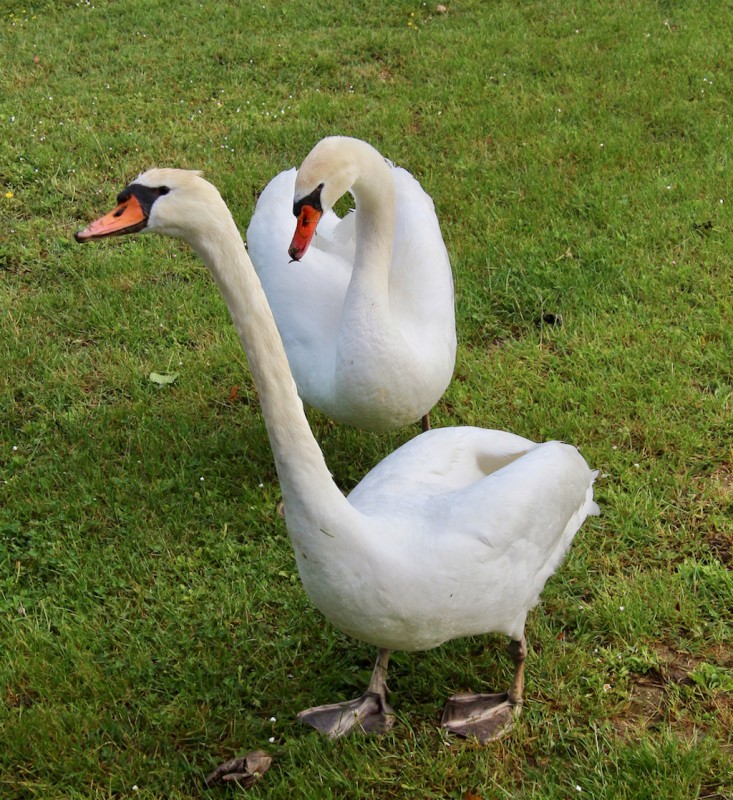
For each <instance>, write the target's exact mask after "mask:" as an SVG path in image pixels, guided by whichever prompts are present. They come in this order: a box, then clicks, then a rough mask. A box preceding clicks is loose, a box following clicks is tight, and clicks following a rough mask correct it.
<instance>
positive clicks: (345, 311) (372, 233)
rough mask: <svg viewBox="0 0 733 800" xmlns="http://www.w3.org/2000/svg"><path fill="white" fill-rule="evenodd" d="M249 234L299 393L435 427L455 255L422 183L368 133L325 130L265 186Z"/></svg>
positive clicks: (339, 415)
mask: <svg viewBox="0 0 733 800" xmlns="http://www.w3.org/2000/svg"><path fill="white" fill-rule="evenodd" d="M347 192H350V193H351V194H352V195H353V198H354V201H355V205H356V208H355V211H354V212H353V213H351V214H348V215H347V216H346V217H344V219H342V220H339V219H338V218H337V217H336V215H335V214H334V213H333V211H332V210H331V209H332V208H333V206H334V205H335V203H336V202H337V201H338V200H339V198H340V197H341V196H342V195H344V194H346V193H347ZM292 214H295V216H296V218H297V223H296V230H295V234H293V217H292ZM316 234H317V235H316ZM288 243H290V244H289V247H288ZM247 244H248V249H249V254H250V256H251V258H252V261H253V263H254V266H255V269H256V271H257V273H258V275H259V277H260V280H261V281H262V284H263V287H264V290H265V294H266V295H267V298H268V300H269V303H270V306H271V308H272V311H273V314H274V316H275V321H276V322H277V326H278V329H279V330H280V334H281V335H282V338H283V342H284V344H285V350H286V352H287V354H288V359H289V361H290V366H291V369H292V371H293V376H294V377H295V382H296V384H297V385H298V390H299V392H300V396H301V397H302V398H303V400H304V402H306V403H307V404H308V405H311V406H313V407H314V408H317V409H319V410H320V411H322V412H323V413H325V414H326V415H327V416H330V417H331V418H333V419H335V420H337V421H339V422H344V423H347V424H349V425H354V426H356V427H358V428H364V429H366V430H370V431H375V432H382V431H386V430H390V429H391V428H396V427H399V426H401V425H405V424H408V423H410V422H414V421H416V420H418V419H421V418H422V419H423V429H426V428H427V427H429V423H428V412H429V411H430V409H431V408H432V407H433V406H434V405H435V403H436V402H437V401H438V400H439V399H440V397H441V396H442V394H443V392H444V391H445V389H446V387H447V386H448V384H449V382H450V379H451V376H452V374H453V367H454V364H455V356H456V329H455V315H454V298H453V277H452V273H451V268H450V262H449V259H448V253H447V251H446V248H445V245H444V244H443V238H442V235H441V232H440V225H439V224H438V220H437V217H436V216H435V210H434V208H433V202H432V200H431V199H430V197H429V196H428V195H427V194H426V193H425V192H424V191H423V189H422V188H421V186H420V184H419V183H418V182H417V181H416V180H415V179H414V178H413V177H412V176H411V175H410V174H409V173H408V172H406V171H405V170H404V169H400V168H398V167H394V166H392V165H391V164H389V163H388V162H387V161H385V159H384V158H383V157H382V156H381V155H380V154H379V153H378V152H377V151H376V150H375V149H374V148H373V147H372V146H371V145H369V144H367V143H366V142H363V141H361V140H359V139H352V138H349V137H345V136H332V137H329V138H326V139H323V140H321V141H320V142H319V143H318V144H317V145H316V146H315V147H314V148H313V150H312V151H311V152H310V153H309V154H308V156H307V157H306V158H305V160H304V161H303V164H302V165H301V167H300V169H299V170H298V171H297V174H296V171H295V170H289V171H287V172H283V173H281V174H280V175H277V176H276V177H275V178H274V179H273V180H272V181H271V182H270V183H269V184H268V186H267V187H266V188H265V191H264V192H263V193H262V195H261V197H260V198H259V200H258V202H257V208H256V210H255V213H254V215H253V217H252V221H251V222H250V225H249V228H248V231H247ZM288 253H289V255H290V257H291V258H292V259H293V260H295V261H298V262H299V263H292V261H291V259H290V258H288Z"/></svg>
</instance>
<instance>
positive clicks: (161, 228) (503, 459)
mask: <svg viewBox="0 0 733 800" xmlns="http://www.w3.org/2000/svg"><path fill="white" fill-rule="evenodd" d="M136 186H137V187H156V186H165V187H166V188H167V189H169V191H168V192H167V194H166V195H165V196H161V197H158V198H157V199H156V200H155V201H154V202H152V203H151V208H150V212H149V218H148V219H147V229H148V230H151V231H158V232H160V233H167V234H170V235H173V236H179V237H181V238H184V239H185V240H186V241H187V242H188V243H189V244H190V245H191V247H193V249H194V250H195V251H196V252H197V253H198V254H199V255H200V256H201V258H202V259H203V260H204V262H205V263H206V265H207V266H208V268H209V270H210V272H211V274H212V276H213V277H214V279H215V280H216V282H217V284H218V286H219V288H220V290H221V292H222V295H223V297H224V299H225V301H226V303H227V305H228V307H229V311H230V313H231V317H232V321H233V322H234V325H235V327H236V329H237V331H238V333H239V336H240V339H241V342H242V345H243V346H244V349H245V351H246V353H247V357H248V359H249V363H250V367H251V370H252V374H253V377H254V380H255V383H256V385H257V387H258V390H259V396H260V400H261V403H262V411H263V414H264V418H265V422H266V425H267V430H268V434H269V437H270V442H271V445H272V450H273V454H274V457H275V462H276V466H277V472H278V476H279V479H280V484H281V488H282V494H283V498H284V506H285V518H286V522H287V528H288V531H289V533H290V537H291V540H292V544H293V549H294V551H295V558H296V561H297V564H298V571H299V573H300V576H301V579H302V581H303V586H304V587H305V590H306V592H307V593H308V596H309V597H310V598H311V600H312V601H313V603H314V605H315V606H316V607H317V608H318V609H319V610H320V611H321V612H322V613H323V615H324V616H325V617H326V618H327V619H328V620H329V621H330V622H332V623H333V624H334V625H335V626H336V627H337V628H339V629H340V630H342V631H344V632H346V633H348V634H349V635H351V636H353V637H355V638H357V639H361V640H362V641H365V642H368V643H370V644H373V645H376V646H377V647H379V648H381V649H382V650H384V649H387V650H392V649H400V650H420V649H426V648H431V647H435V646H436V645H439V644H441V642H444V641H446V640H449V639H453V638H456V637H460V636H467V635H472V634H480V633H486V632H490V631H493V632H500V633H505V634H507V635H508V636H510V637H512V639H515V640H518V639H520V638H521V637H522V631H523V628H524V623H525V619H526V616H527V612H528V611H529V610H530V609H531V608H532V607H533V606H534V605H535V604H536V603H537V601H538V599H539V595H540V592H541V591H542V589H543V587H544V585H545V582H546V581H547V579H548V578H549V577H550V575H552V573H553V572H554V571H555V569H556V568H557V566H558V565H559V563H560V561H561V559H562V557H563V555H564V554H565V552H566V551H567V549H568V547H569V546H570V543H571V541H572V539H573V536H574V535H575V533H576V531H577V530H578V528H579V527H580V525H581V524H582V523H583V521H584V519H585V518H586V516H587V515H588V514H594V513H597V506H596V504H595V503H594V502H593V499H592V497H593V488H592V485H593V480H594V476H595V473H594V472H591V470H590V469H589V468H588V466H587V465H586V463H585V461H584V460H583V458H582V457H581V456H580V454H579V453H578V451H577V450H576V449H575V448H574V447H571V446H569V445H566V444H561V443H559V442H548V443H546V444H535V443H534V442H531V441H529V440H528V439H524V438H522V437H519V436H515V435H513V434H510V433H504V432H501V431H491V430H484V429H480V428H472V427H457V428H442V429H435V430H432V431H428V432H426V433H423V434H421V435H419V436H417V437H416V438H414V439H413V440H412V441H410V442H408V443H407V444H405V445H403V446H402V447H400V448H399V449H398V450H396V451H395V452H394V453H392V454H391V455H390V456H388V457H387V458H385V459H384V460H383V461H382V462H381V463H380V464H378V465H377V466H376V467H375V468H374V469H373V470H372V471H371V472H369V473H368V474H367V475H366V477H365V478H364V479H363V480H362V481H361V482H360V483H359V484H358V486H357V487H356V488H355V489H354V490H353V491H352V492H351V494H350V495H349V497H348V498H346V497H344V496H343V495H342V494H341V492H340V491H339V489H338V488H337V487H336V485H335V484H334V482H333V480H332V478H331V475H330V473H329V470H328V467H327V466H326V463H325V461H324V458H323V455H322V453H321V450H320V448H319V446H318V444H317V443H316V441H315V439H314V437H313V435H312V433H311V431H310V428H309V426H308V422H307V419H306V416H305V413H304V411H303V405H302V402H301V400H300V398H299V397H298V394H297V391H296V386H295V383H294V382H293V379H292V376H291V373H290V369H289V366H288V361H287V358H286V355H285V351H284V349H283V345H282V342H281V339H280V336H279V335H278V331H277V328H276V326H275V322H274V320H273V317H272V314H271V312H270V308H269V306H268V303H267V299H266V297H265V294H264V292H263V291H262V288H261V285H260V282H259V280H258V278H257V276H256V274H255V272H254V270H253V269H252V266H251V264H250V261H249V258H248V257H247V253H246V251H245V248H244V245H243V243H242V239H241V236H240V235H239V233H238V231H237V228H236V226H235V224H234V222H233V220H232V218H231V215H230V214H229V211H228V209H227V207H226V205H225V204H224V202H223V200H222V199H221V197H220V196H219V193H218V192H217V191H216V189H215V188H214V187H213V186H211V184H209V183H207V182H206V181H204V180H203V179H202V178H200V177H199V176H198V174H197V173H191V172H186V171H181V170H150V171H149V172H147V173H145V174H144V175H142V176H140V177H139V178H138V179H137V180H136V181H135V182H134V183H133V184H131V185H130V187H128V189H131V188H134V187H136ZM145 190H146V191H147V188H145ZM126 191H127V190H126ZM124 194H125V193H123V194H121V195H120V197H121V198H122V197H123V195H124ZM120 208H122V206H120V207H118V210H117V212H118V213H112V214H110V215H108V217H105V218H104V220H111V224H112V225H117V224H118V223H117V222H116V221H115V219H116V218H117V217H120V216H121V212H119V209H120ZM122 219H124V217H122ZM104 220H100V221H98V222H96V223H92V225H90V226H89V228H87V229H86V231H84V232H82V233H81V234H78V235H77V236H78V238H79V239H80V240H85V239H88V238H94V237H96V236H101V235H109V232H103V231H102V228H104V224H102V225H100V223H103V222H104ZM95 226H97V227H95ZM135 229H137V230H139V229H140V228H139V227H138V228H135ZM127 230H130V228H128V229H127ZM117 232H124V231H117ZM295 268H296V269H297V265H296V267H295ZM385 669H386V666H385Z"/></svg>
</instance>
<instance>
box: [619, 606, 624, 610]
mask: <svg viewBox="0 0 733 800" xmlns="http://www.w3.org/2000/svg"><path fill="white" fill-rule="evenodd" d="M624 608H626V606H619V607H618V610H619V611H623V610H624Z"/></svg>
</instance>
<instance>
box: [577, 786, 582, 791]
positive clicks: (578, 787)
mask: <svg viewBox="0 0 733 800" xmlns="http://www.w3.org/2000/svg"><path fill="white" fill-rule="evenodd" d="M575 791H576V792H582V791H583V790H582V789H581V788H580V786H576V787H575Z"/></svg>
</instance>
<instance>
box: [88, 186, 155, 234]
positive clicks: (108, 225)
mask: <svg viewBox="0 0 733 800" xmlns="http://www.w3.org/2000/svg"><path fill="white" fill-rule="evenodd" d="M147 224H148V218H147V216H146V214H145V211H143V207H142V206H141V205H140V201H139V200H138V199H137V197H135V196H134V195H130V196H129V197H128V198H127V199H126V200H123V201H122V202H121V203H120V204H119V205H118V206H117V208H116V209H115V210H114V211H110V212H109V214H105V215H104V216H103V217H100V218H99V219H96V220H94V222H92V223H90V224H89V225H87V227H86V228H84V230H83V231H79V232H78V233H75V234H74V238H75V239H76V241H77V242H88V241H89V240H90V239H102V238H104V237H105V236H120V235H121V234H123V233H135V232H137V231H141V230H142V229H143V228H144V227H145V226H146V225H147Z"/></svg>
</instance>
